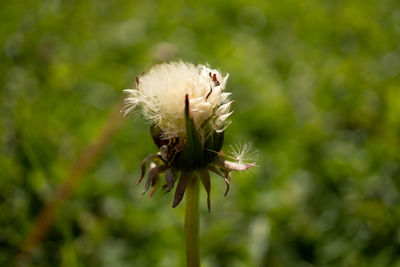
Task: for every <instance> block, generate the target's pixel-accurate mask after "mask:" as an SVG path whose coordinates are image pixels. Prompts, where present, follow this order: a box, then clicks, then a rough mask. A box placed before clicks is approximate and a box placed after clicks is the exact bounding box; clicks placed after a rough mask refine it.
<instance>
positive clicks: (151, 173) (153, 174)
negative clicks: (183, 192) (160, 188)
mask: <svg viewBox="0 0 400 267" xmlns="http://www.w3.org/2000/svg"><path fill="white" fill-rule="evenodd" d="M167 168H168V166H166V165H162V166H155V167H153V168H151V169H150V171H149V177H148V178H147V181H146V185H145V187H144V190H143V192H142V195H144V194H145V193H146V192H147V190H149V188H150V185H151V184H152V182H153V180H154V179H156V177H157V175H158V174H160V173H162V172H164V171H165V170H166V169H167Z"/></svg>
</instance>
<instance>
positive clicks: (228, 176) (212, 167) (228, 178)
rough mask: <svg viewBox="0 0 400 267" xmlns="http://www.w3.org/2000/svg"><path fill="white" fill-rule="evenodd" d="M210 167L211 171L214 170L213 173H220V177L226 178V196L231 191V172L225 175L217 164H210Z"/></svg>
mask: <svg viewBox="0 0 400 267" xmlns="http://www.w3.org/2000/svg"><path fill="white" fill-rule="evenodd" d="M208 169H209V170H210V171H212V172H213V173H216V174H218V175H219V176H220V177H222V179H224V181H225V184H226V191H225V194H224V196H226V195H227V194H228V192H229V189H230V187H231V182H230V181H229V180H230V173H228V175H227V176H225V175H224V174H223V173H222V172H221V171H220V170H218V169H217V168H216V167H215V166H212V165H209V166H208Z"/></svg>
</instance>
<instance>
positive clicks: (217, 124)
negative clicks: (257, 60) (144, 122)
mask: <svg viewBox="0 0 400 267" xmlns="http://www.w3.org/2000/svg"><path fill="white" fill-rule="evenodd" d="M228 76H229V75H228V74H227V75H226V76H224V77H223V76H222V75H221V73H220V72H219V71H217V70H214V69H210V68H208V67H206V66H204V65H198V66H195V65H193V64H191V63H185V62H171V63H164V64H160V65H156V66H154V67H153V68H152V69H150V71H149V72H147V73H145V74H144V75H142V76H141V77H138V78H137V80H136V88H134V89H126V90H124V92H126V93H128V97H127V98H126V107H125V109H124V115H127V114H129V113H132V112H133V111H135V110H137V107H140V108H141V110H142V112H143V116H144V117H145V118H146V119H148V120H150V121H151V122H152V123H153V124H155V125H157V126H159V127H160V128H161V129H162V130H163V131H164V136H163V137H165V138H171V137H174V136H185V119H184V109H185V96H186V95H188V96H189V107H190V115H191V116H192V118H193V120H194V122H195V125H196V127H197V128H200V126H201V125H202V124H203V122H205V121H206V120H207V119H209V118H210V116H213V119H212V120H210V122H209V123H210V124H211V125H210V126H211V127H210V128H211V129H212V130H214V131H223V130H224V129H225V128H226V127H227V126H228V125H229V121H228V120H227V119H228V117H229V115H230V114H231V113H230V112H229V108H230V104H231V102H229V100H228V97H229V95H230V93H224V92H223V90H224V88H225V85H226V81H227V79H228ZM202 134H207V133H202Z"/></svg>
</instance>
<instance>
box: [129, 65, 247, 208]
mask: <svg viewBox="0 0 400 267" xmlns="http://www.w3.org/2000/svg"><path fill="white" fill-rule="evenodd" d="M228 77H229V75H228V74H227V75H225V76H224V75H222V74H221V73H220V72H219V71H218V70H215V69H211V68H209V67H207V66H204V65H198V66H195V65H193V64H191V63H185V62H171V63H165V64H160V65H156V66H154V67H153V68H151V69H150V70H149V71H148V72H147V73H145V74H143V75H142V76H140V77H137V78H136V83H135V88H132V89H126V90H124V92H126V93H127V94H128V97H127V98H126V106H125V108H124V110H123V113H124V115H129V114H132V113H135V112H141V113H142V114H143V117H144V118H145V119H147V120H148V121H149V122H150V123H151V125H152V126H151V127H150V128H151V135H152V137H153V140H154V142H155V144H156V145H157V146H158V148H159V151H158V152H157V153H155V154H152V155H149V156H148V157H146V158H145V159H144V161H143V163H142V175H141V177H140V178H139V181H138V184H139V183H140V182H141V181H142V179H143V178H144V176H145V172H146V169H147V167H146V166H147V162H148V161H150V162H151V164H150V166H149V174H148V178H147V181H146V184H145V189H144V191H143V194H144V193H146V191H148V190H149V188H150V187H152V188H153V190H152V193H153V192H154V191H155V190H156V189H157V187H158V185H159V183H160V179H161V178H160V175H161V174H162V173H164V172H165V181H166V183H165V185H164V186H163V188H164V190H165V191H170V190H172V189H173V187H174V183H175V182H176V181H178V185H177V187H176V191H175V198H174V203H173V207H176V206H177V205H178V204H179V203H180V201H181V200H182V198H183V195H184V193H185V190H186V187H187V184H188V183H189V182H190V180H191V179H197V178H200V180H201V182H202V183H203V185H204V187H205V189H206V191H207V195H208V208H209V209H210V199H209V193H210V186H211V184H210V175H209V171H212V172H214V173H216V174H218V175H219V176H220V177H222V178H223V179H224V181H225V182H226V185H227V190H226V193H227V192H228V190H229V185H230V177H231V171H242V170H246V169H248V168H250V167H252V166H254V163H245V162H244V161H243V160H242V159H240V160H238V161H236V162H232V161H227V160H226V159H225V157H224V155H223V153H220V151H221V148H222V143H223V137H224V131H225V129H226V128H227V127H228V125H229V124H230V121H229V120H228V119H229V116H230V115H231V114H232V112H231V111H230V105H231V103H232V101H230V100H229V96H230V93H227V92H224V90H225V86H226V82H227V80H228ZM152 193H151V194H152ZM226 193H225V194H226Z"/></svg>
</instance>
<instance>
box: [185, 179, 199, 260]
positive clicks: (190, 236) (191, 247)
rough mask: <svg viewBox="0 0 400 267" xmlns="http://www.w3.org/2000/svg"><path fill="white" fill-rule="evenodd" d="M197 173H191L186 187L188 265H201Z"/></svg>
mask: <svg viewBox="0 0 400 267" xmlns="http://www.w3.org/2000/svg"><path fill="white" fill-rule="evenodd" d="M198 180H199V179H198V177H197V176H196V175H194V174H193V175H190V181H189V182H188V185H187V188H186V217H185V233H186V266H187V267H199V266H200V257H199V181H198Z"/></svg>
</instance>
